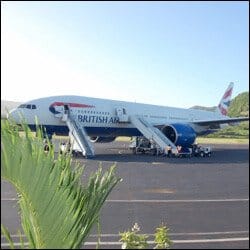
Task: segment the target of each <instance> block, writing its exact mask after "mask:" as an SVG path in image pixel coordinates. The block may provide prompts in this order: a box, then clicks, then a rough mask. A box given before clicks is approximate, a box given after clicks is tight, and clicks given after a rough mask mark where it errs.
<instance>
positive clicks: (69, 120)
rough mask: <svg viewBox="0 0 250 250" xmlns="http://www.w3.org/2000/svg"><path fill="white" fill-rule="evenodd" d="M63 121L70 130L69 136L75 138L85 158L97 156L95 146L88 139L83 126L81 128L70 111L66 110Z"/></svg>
mask: <svg viewBox="0 0 250 250" xmlns="http://www.w3.org/2000/svg"><path fill="white" fill-rule="evenodd" d="M62 121H64V122H66V124H67V126H68V128H69V136H70V137H73V140H74V142H76V143H77V144H78V146H79V148H80V149H81V151H82V154H83V156H85V157H93V156H94V155H95V152H94V148H93V145H92V143H91V141H90V140H89V138H88V134H87V132H86V130H85V129H84V127H83V126H81V125H80V124H79V123H78V121H77V119H76V118H75V116H74V115H73V114H71V113H70V111H69V110H67V111H66V110H65V112H64V114H63V116H62Z"/></svg>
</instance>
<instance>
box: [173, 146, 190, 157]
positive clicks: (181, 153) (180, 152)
mask: <svg viewBox="0 0 250 250" xmlns="http://www.w3.org/2000/svg"><path fill="white" fill-rule="evenodd" d="M191 156H192V148H188V147H181V146H177V152H176V153H171V154H170V157H179V158H186V157H189V158H191Z"/></svg>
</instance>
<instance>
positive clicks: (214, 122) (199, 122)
mask: <svg viewBox="0 0 250 250" xmlns="http://www.w3.org/2000/svg"><path fill="white" fill-rule="evenodd" d="M243 121H249V117H236V118H228V117H227V118H222V119H217V120H197V121H193V122H192V123H194V124H197V125H200V126H209V125H219V124H224V123H237V122H243Z"/></svg>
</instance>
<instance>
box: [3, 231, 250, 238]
mask: <svg viewBox="0 0 250 250" xmlns="http://www.w3.org/2000/svg"><path fill="white" fill-rule="evenodd" d="M248 233H249V231H226V232H196V233H195V232H194V233H169V235H171V236H178V235H183V236H185V235H217V234H222V235H223V234H225V235H226V234H248ZM139 235H140V234H139ZM142 235H144V234H142ZM147 235H149V236H154V235H155V234H147ZM10 236H11V237H12V238H19V237H20V235H19V234H12V235H10ZM21 236H22V237H25V236H26V235H25V234H21ZM99 236H100V237H120V235H119V234H100V235H99V234H90V235H89V237H99ZM1 237H2V238H5V236H4V235H1Z"/></svg>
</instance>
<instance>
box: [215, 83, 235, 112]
mask: <svg viewBox="0 0 250 250" xmlns="http://www.w3.org/2000/svg"><path fill="white" fill-rule="evenodd" d="M233 87H234V83H233V82H230V84H229V86H228V88H227V90H226V91H225V93H224V95H223V96H222V98H221V100H220V103H219V105H218V107H217V112H218V113H220V114H222V115H227V112H228V108H229V105H230V102H231V96H232V92H233Z"/></svg>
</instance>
